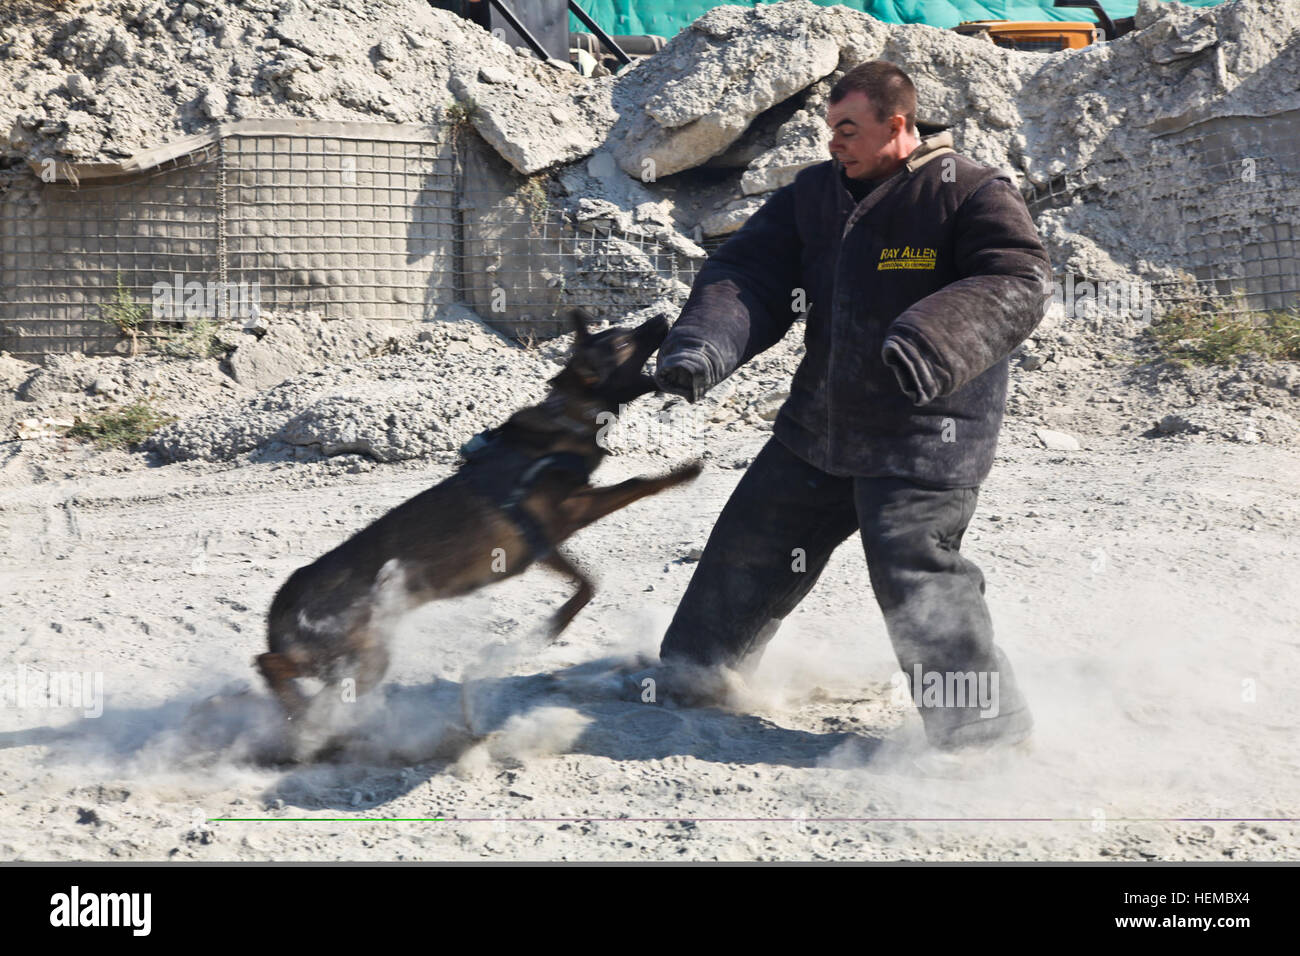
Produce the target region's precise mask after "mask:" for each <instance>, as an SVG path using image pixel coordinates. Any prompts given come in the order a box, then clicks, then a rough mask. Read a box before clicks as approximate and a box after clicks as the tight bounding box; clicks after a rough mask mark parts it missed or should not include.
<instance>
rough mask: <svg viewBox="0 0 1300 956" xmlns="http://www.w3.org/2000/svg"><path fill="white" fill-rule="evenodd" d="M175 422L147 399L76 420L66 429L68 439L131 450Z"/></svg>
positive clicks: (103, 446)
mask: <svg viewBox="0 0 1300 956" xmlns="http://www.w3.org/2000/svg"><path fill="white" fill-rule="evenodd" d="M174 421H176V416H174V415H164V414H163V413H162V412H160V411H158V410H157V409H156V408H154V407H153V405H151V404H150V403H149V401H148V400H147V399H143V400H141V401H138V402H135V403H134V404H131V405H123V406H121V407H118V408H109V409H105V410H103V411H102V412H96V413H95V414H93V415H91V416H90V417H89V418H86V419H80V418H79V419H78V420H77V423H76V424H75V425H73V426H72V427H71V428H69V429H68V431H67V435H68V437H69V438H79V439H81V440H83V441H93V442H94V443H95V444H97V445H99V446H100V447H101V448H133V447H135V446H137V445H139V444H140V443H141V442H142V441H144V440H145V438H147V437H148V436H149V435H151V434H152V433H153V432H155V431H157V430H158V429H159V428H162V427H163V426H164V425H166V424H168V423H170V422H174Z"/></svg>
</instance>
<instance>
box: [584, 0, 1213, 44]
mask: <svg viewBox="0 0 1300 956" xmlns="http://www.w3.org/2000/svg"><path fill="white" fill-rule="evenodd" d="M578 2H579V3H580V4H581V5H582V8H583V9H584V10H586V11H587V13H588V14H590V15H591V17H592V18H593V19H594V20H595V21H596V22H597V23H598V24H600V26H601V28H602V29H604V30H605V32H607V33H613V34H641V33H653V34H657V35H659V36H665V37H671V36H674V35H675V34H676V33H677V31H679V30H682V29H684V28H685V27H688V26H690V25H691V23H692V22H693V21H695V20H697V19H699V18H700V17H702V16H704V14H706V13H708V12H709V11H710V10H711V9H713V8H714V7H716V6H722V5H726V6H740V7H756V6H759V4H760V3H762V2H765V0H727V2H726V3H725V4H720V3H718V2H717V0H578ZM813 2H814V3H816V4H818V5H819V6H823V7H829V6H832V5H833V4H834V3H835V2H839V3H842V4H843V5H844V6H846V7H851V8H852V9H854V10H862V11H864V12H866V13H869V14H871V15H872V16H873V17H875V18H876V19H877V20H883V21H884V22H886V23H926V24H929V25H930V26H932V27H942V28H948V27H955V26H956V25H957V24H959V23H961V22H962V21H963V20H1038V21H1043V20H1079V21H1094V20H1095V19H1096V17H1095V16H1094V15H1093V13H1092V12H1091V11H1090V10H1083V9H1079V8H1078V7H1074V8H1069V9H1058V8H1056V7H1053V6H1052V0H813ZM1223 2H1225V0H1184V3H1185V5H1186V6H1191V7H1214V6H1218V5H1219V4H1220V3H1223ZM1101 6H1102V9H1103V10H1105V11H1106V12H1107V13H1108V14H1109V15H1110V16H1111V18H1112V19H1114V18H1117V17H1131V16H1133V13H1134V11H1136V10H1137V0H1101ZM569 29H571V30H577V31H585V30H586V27H584V26H583V25H582V24H581V23H580V22H579V21H578V19H577V18H576V17H574V16H573V15H572V14H570V16H569Z"/></svg>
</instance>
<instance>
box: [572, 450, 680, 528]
mask: <svg viewBox="0 0 1300 956" xmlns="http://www.w3.org/2000/svg"><path fill="white" fill-rule="evenodd" d="M699 474H700V464H699V462H690V463H689V464H686V465H683V466H682V467H681V468H678V469H676V470H675V471H671V472H669V473H668V474H666V475H664V476H663V477H661V478H629V479H627V480H626V481H620V482H619V483H618V484H616V485H609V486H608V487H605V488H583V489H582V490H581V491H576V492H574V493H573V494H572V495H570V496H569V497H568V498H566V499H565V500H564V501H562V502H561V503H560V510H561V511H562V512H563V514H564V516H565V517H566V518H567V519H568V522H567V526H566V527H565V528H564V533H563V534H562V535H560V536H559V537H558V538H557V539H556V540H560V541H562V540H564V539H565V538H567V537H568V536H569V535H571V534H573V533H574V532H575V531H578V530H579V529H581V528H585V527H587V525H589V524H591V523H592V522H593V521H599V520H600V519H601V518H603V517H605V515H607V514H612V513H613V512H615V511H618V510H619V509H620V508H626V507H627V506H628V505H630V504H631V503H632V502H634V501H639V500H640V499H642V498H645V497H648V496H650V495H657V494H659V492H661V491H667V490H668V489H669V488H674V487H676V486H677V485H681V484H685V483H686V482H688V481H693V480H694V479H695V478H696V477H698V476H699Z"/></svg>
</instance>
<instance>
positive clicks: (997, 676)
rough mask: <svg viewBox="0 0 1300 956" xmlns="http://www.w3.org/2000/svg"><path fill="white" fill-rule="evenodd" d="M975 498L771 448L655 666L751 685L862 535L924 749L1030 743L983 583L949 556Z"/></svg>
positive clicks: (720, 532)
mask: <svg viewBox="0 0 1300 956" xmlns="http://www.w3.org/2000/svg"><path fill="white" fill-rule="evenodd" d="M978 494H979V489H978V488H977V487H976V488H953V489H938V488H930V487H926V486H922V485H918V484H915V483H913V482H910V481H907V480H904V479H899V478H841V477H836V476H834V475H830V474H827V473H826V472H824V471H821V470H819V469H817V468H814V467H813V466H812V465H810V464H808V463H807V462H805V461H804V460H803V459H801V458H799V457H798V456H796V455H795V454H794V453H793V452H791V451H789V450H788V449H787V448H786V447H785V446H784V445H783V444H781V442H780V441H778V440H777V439H776V438H772V439H770V440H769V441H768V442H767V444H766V445H765V446H764V447H763V449H762V450H761V451H760V452H759V454H758V457H756V458H755V459H754V461H753V463H752V464H751V465H750V466H749V468H748V470H747V471H746V472H745V474H744V476H743V477H742V478H741V480H740V483H739V484H738V485H737V486H736V489H735V491H734V492H733V493H732V495H731V498H730V499H729V500H728V501H727V504H726V506H725V507H724V508H723V510H722V514H721V515H720V516H719V518H718V521H717V523H716V524H715V525H714V527H713V531H712V532H711V533H710V535H709V540H708V543H707V544H706V545H705V548H704V553H703V555H702V556H701V558H700V562H699V564H698V566H697V567H696V569H695V573H694V575H693V576H692V577H691V581H690V584H689V585H688V586H687V589H686V593H685V594H684V595H683V596H682V599H681V601H680V603H679V604H678V606H677V611H676V613H675V615H674V617H673V620H672V623H671V624H670V625H669V627H668V631H667V633H666V634H665V635H664V639H663V643H662V645H661V647H660V657H661V658H662V659H663V660H664V661H665V662H671V661H673V660H686V661H691V662H694V663H698V664H705V665H716V664H725V665H727V666H730V667H734V668H736V669H738V670H740V671H742V672H747V671H752V669H753V668H754V667H755V666H756V665H757V662H758V659H759V657H760V656H761V654H762V651H763V648H764V646H765V645H766V644H767V642H768V641H769V640H771V638H772V637H773V635H774V634H775V633H776V631H777V629H778V628H779V627H780V624H781V621H782V619H783V618H785V617H786V615H788V614H789V613H790V612H791V611H793V610H794V608H795V607H796V606H797V605H798V603H799V602H800V601H801V600H802V599H803V597H804V595H806V594H807V593H808V592H809V591H810V590H812V587H813V585H814V584H815V583H816V582H817V578H818V576H819V575H820V574H821V572H822V570H823V569H824V568H825V567H826V563H827V561H828V560H829V559H830V556H831V553H832V552H833V551H834V550H835V548H836V547H837V546H839V545H840V544H841V543H843V542H844V541H845V540H846V539H847V538H848V537H849V536H850V535H851V534H853V532H854V531H860V532H861V535H862V543H863V547H864V549H865V551H866V559H867V568H868V571H869V573H870V578H871V586H872V588H873V590H874V592H875V596H876V601H877V603H878V604H879V606H880V609H881V611H882V612H883V614H884V619H885V626H886V628H887V630H888V632H889V637H890V640H891V642H892V643H893V646H894V652H895V654H896V656H897V658H898V663H899V666H900V667H901V668H902V671H903V674H904V675H905V676H906V679H907V687H908V688H909V690H910V694H911V699H912V700H913V701H914V702H915V703H916V705H917V708H918V710H919V712H920V714H921V718H922V721H923V723H924V726H925V731H926V735H927V737H928V738H929V740H930V741H931V743H933V744H934V745H936V746H939V747H960V746H964V745H967V744H974V743H981V742H985V741H991V740H1017V739H1020V738H1023V737H1024V736H1027V735H1028V733H1029V731H1030V729H1031V727H1032V719H1031V717H1030V714H1029V710H1028V707H1027V706H1026V704H1025V701H1024V699H1023V697H1022V696H1021V694H1020V691H1019V689H1018V688H1017V686H1016V683H1015V677H1014V674H1013V673H1012V670H1011V666H1010V663H1009V662H1008V661H1007V659H1006V657H1005V656H1004V655H1003V654H1002V652H1001V650H1000V649H999V648H998V647H997V646H996V645H995V644H994V642H993V623H992V620H991V618H990V617H989V611H988V607H987V605H986V604H985V601H984V576H983V574H981V573H980V570H979V568H977V567H976V566H975V565H974V564H973V563H972V562H971V561H969V560H967V559H966V558H965V557H963V556H962V555H961V553H960V550H959V549H960V547H961V539H962V535H963V534H964V533H965V531H966V526H967V525H968V524H969V523H970V520H971V516H972V515H973V514H974V512H975V504H976V500H977V498H978Z"/></svg>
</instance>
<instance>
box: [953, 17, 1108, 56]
mask: <svg viewBox="0 0 1300 956" xmlns="http://www.w3.org/2000/svg"><path fill="white" fill-rule="evenodd" d="M953 29H954V30H956V31H957V32H958V33H960V34H962V35H963V36H972V37H980V38H982V39H986V40H992V41H993V42H994V43H996V44H997V45H998V46H1002V47H1007V48H1008V49H1011V50H1027V51H1030V52H1033V53H1055V52H1057V51H1058V50H1078V49H1082V48H1083V47H1085V46H1088V45H1089V44H1092V43H1099V42H1100V41H1101V39H1102V31H1101V29H1100V28H1099V27H1098V26H1097V24H1095V23H1077V22H1071V21H1056V22H1052V21H1047V22H1043V23H1034V22H1029V21H1024V20H967V21H966V22H965V23H959V24H958V25H957V26H955V27H953Z"/></svg>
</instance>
